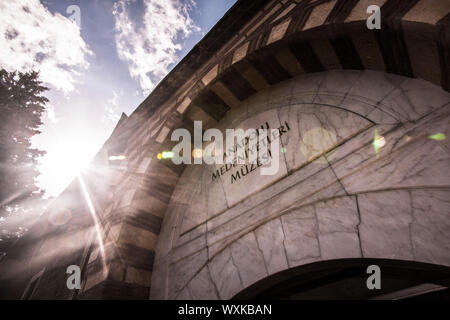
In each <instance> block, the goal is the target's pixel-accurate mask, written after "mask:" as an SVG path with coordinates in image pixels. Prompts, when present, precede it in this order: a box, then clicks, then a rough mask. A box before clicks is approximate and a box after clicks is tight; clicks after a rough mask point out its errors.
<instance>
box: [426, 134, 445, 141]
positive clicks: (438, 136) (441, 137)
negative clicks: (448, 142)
mask: <svg viewBox="0 0 450 320" xmlns="http://www.w3.org/2000/svg"><path fill="white" fill-rule="evenodd" d="M429 138H430V139H433V140H437V141H442V140H445V138H446V136H445V134H443V133H436V134H433V135H432V136H429Z"/></svg>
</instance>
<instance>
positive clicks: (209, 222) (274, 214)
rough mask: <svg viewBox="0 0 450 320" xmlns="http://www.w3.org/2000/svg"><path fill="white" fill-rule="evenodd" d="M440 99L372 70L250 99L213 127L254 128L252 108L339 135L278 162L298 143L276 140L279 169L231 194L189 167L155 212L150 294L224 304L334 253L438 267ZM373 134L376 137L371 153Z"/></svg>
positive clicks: (440, 94) (291, 84)
mask: <svg viewBox="0 0 450 320" xmlns="http://www.w3.org/2000/svg"><path fill="white" fill-rule="evenodd" d="M265 102H267V103H265ZM449 102H450V98H449V94H448V93H446V92H444V91H443V90H442V89H439V88H437V87H436V86H434V85H431V84H429V83H427V82H425V81H422V80H415V79H410V78H405V77H401V76H395V75H388V74H385V73H380V72H373V71H328V72H323V73H314V74H310V75H303V76H299V77H296V78H293V79H290V80H287V81H284V82H281V83H279V84H276V85H273V86H272V87H271V88H269V89H267V90H263V91H261V92H259V93H257V94H255V95H254V96H252V97H250V98H249V99H247V100H246V101H244V102H243V103H242V105H241V107H240V109H239V110H238V109H236V110H232V111H230V113H229V114H228V115H227V116H225V117H224V118H223V120H222V121H221V123H219V126H218V127H219V128H226V127H228V126H231V127H236V126H239V125H240V124H241V123H242V122H245V121H246V120H247V119H249V118H250V119H253V120H252V121H250V123H251V124H252V125H253V126H255V125H256V126H257V123H259V122H261V121H262V119H263V118H258V117H259V115H261V114H265V115H266V116H267V118H268V119H275V118H277V119H278V121H280V120H282V119H287V120H286V121H291V120H289V119H292V118H296V119H297V120H295V121H297V123H295V121H294V122H293V123H292V122H291V125H290V126H291V130H292V131H293V132H294V133H295V134H297V135H298V137H300V138H301V136H302V132H301V130H302V129H301V128H304V127H305V126H308V125H309V123H310V122H311V121H313V120H311V119H312V118H311V119H310V118H308V120H307V121H306V122H305V123H301V121H302V120H301V119H300V118H301V117H298V116H293V113H292V112H300V113H302V114H303V115H305V114H312V115H313V116H314V117H315V118H316V119H320V120H319V122H318V123H319V126H322V127H326V128H328V129H329V130H330V131H333V132H334V134H335V136H336V137H338V138H337V139H336V141H334V144H333V145H330V146H328V147H327V148H326V149H324V150H322V153H320V154H316V155H315V156H314V157H312V158H311V159H306V158H301V153H300V152H299V153H297V155H298V158H295V156H294V157H291V159H289V153H290V152H291V150H295V143H298V140H295V139H294V140H293V141H292V143H293V144H290V141H287V140H283V137H280V139H282V141H281V142H282V145H283V146H284V147H286V148H287V150H288V151H287V152H286V155H285V156H283V157H284V161H285V164H286V168H285V171H284V173H281V174H280V175H279V176H277V177H274V178H271V179H269V181H268V182H267V183H266V182H265V181H263V179H261V178H260V177H258V178H257V179H256V180H253V182H248V181H247V182H244V183H243V184H242V185H241V187H240V188H239V187H238V188H237V191H235V190H232V191H229V190H227V188H230V185H229V184H228V185H227V183H225V182H224V181H222V185H217V183H216V184H214V183H213V182H208V181H207V180H208V179H210V177H211V170H208V169H207V168H205V167H203V166H188V167H187V168H186V169H185V170H184V172H183V174H182V175H181V177H180V179H179V181H178V183H177V186H176V187H175V190H174V192H173V194H172V197H171V200H170V202H169V205H168V210H167V211H166V216H165V219H164V222H163V227H162V230H161V234H160V236H159V240H158V246H157V250H156V261H155V265H154V273H153V278H152V283H153V286H152V290H151V295H150V297H151V298H169V299H173V298H177V299H183V298H192V299H200V298H220V299H228V298H231V297H232V296H234V295H235V294H236V293H237V292H239V291H241V290H243V289H245V288H247V287H249V286H251V285H252V284H253V283H255V282H257V281H259V280H261V279H262V278H265V277H267V276H269V275H271V274H274V273H277V272H280V271H282V270H286V269H290V268H293V267H297V266H299V265H304V264H308V263H311V262H315V261H327V260H334V259H346V258H381V259H402V260H411V261H417V262H426V263H434V264H440V265H447V266H448V265H449V264H450V260H449V257H450V251H449V248H448V245H447V243H449V241H448V240H449V239H448V235H446V232H445V230H446V229H448V227H449V226H448V221H449V219H448V212H450V210H449V204H448V201H447V200H445V199H446V198H448V196H449V188H448V187H449V181H448V178H447V177H445V175H443V174H442V173H443V172H447V171H448V168H447V167H448V163H449V162H448V158H449V152H448V147H447V144H448V142H446V140H444V141H445V142H442V141H441V142H437V141H435V140H433V139H430V138H429V137H430V136H431V135H433V133H434V132H438V131H439V132H442V133H445V134H447V131H448V119H449V118H448V117H449V112H450V111H449V105H450V104H449ZM324 108H325V109H326V111H322V109H324ZM274 110H276V112H275V111H274ZM296 110H300V111H296ZM333 110H335V111H333ZM270 112H272V115H268V113H270ZM339 115H341V116H339ZM283 117H284V118H283ZM333 118H336V119H337V121H335V122H334V125H333ZM255 119H257V120H255ZM299 119H300V120H299ZM336 119H335V120H336ZM258 121H259V122H258ZM268 121H269V120H268ZM270 121H272V120H270ZM346 121H350V124H349V125H346ZM338 123H339V124H341V125H340V126H339V125H338ZM313 126H314V125H313ZM271 127H272V124H271ZM275 127H276V126H275ZM299 128H300V129H299ZM328 129H327V130H328ZM295 130H297V131H295ZM375 132H377V133H376V134H379V135H381V136H383V139H384V141H385V145H384V146H383V147H382V148H381V149H380V151H379V152H376V151H374V146H373V143H372V142H373V139H374V134H375ZM295 134H294V136H295ZM294 153H296V152H294ZM291 156H292V154H291ZM320 160H322V161H320ZM256 181H258V182H256ZM253 185H257V187H256V188H253V189H252V186H253ZM234 187H235V186H234ZM234 187H233V188H234ZM221 192H222V194H223V197H222V198H220V196H218V194H220V193H221ZM211 194H212V195H211ZM211 204H213V207H214V206H216V207H214V208H213V210H210V209H211Z"/></svg>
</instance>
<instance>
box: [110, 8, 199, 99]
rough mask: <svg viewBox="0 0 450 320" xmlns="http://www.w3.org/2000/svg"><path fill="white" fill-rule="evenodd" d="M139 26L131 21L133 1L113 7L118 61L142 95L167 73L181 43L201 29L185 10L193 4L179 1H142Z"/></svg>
mask: <svg viewBox="0 0 450 320" xmlns="http://www.w3.org/2000/svg"><path fill="white" fill-rule="evenodd" d="M143 1H144V9H145V11H144V15H143V22H142V25H141V26H139V27H137V25H136V24H135V23H134V22H132V21H131V19H130V17H129V15H128V13H127V10H126V9H127V6H129V5H130V4H131V3H132V2H133V1H131V0H119V1H118V2H117V3H115V5H114V10H113V14H114V17H115V31H116V34H115V39H116V48H117V52H118V55H119V58H120V59H121V60H124V61H126V62H127V63H128V69H129V72H130V75H131V76H132V77H133V78H134V79H137V80H138V81H139V84H140V86H141V88H142V90H143V91H144V93H145V94H148V93H150V91H151V90H152V89H153V88H154V87H155V85H156V82H157V81H159V80H160V79H162V78H163V77H164V76H165V75H166V74H167V72H168V68H169V65H170V64H172V63H174V62H176V61H177V59H178V57H177V52H178V51H179V50H181V42H182V40H183V39H185V38H186V37H188V36H189V35H190V34H191V33H192V32H194V31H199V30H200V29H199V28H198V27H197V26H196V25H195V24H194V22H193V20H192V19H191V18H190V16H189V12H188V10H189V9H190V8H191V6H193V5H194V6H195V2H194V1H191V2H187V3H184V4H182V3H180V1H179V0H143Z"/></svg>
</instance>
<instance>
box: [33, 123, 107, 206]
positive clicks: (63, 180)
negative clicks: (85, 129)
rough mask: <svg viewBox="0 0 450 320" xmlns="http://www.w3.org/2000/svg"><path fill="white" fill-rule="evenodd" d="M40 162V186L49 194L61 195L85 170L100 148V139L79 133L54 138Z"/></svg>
mask: <svg viewBox="0 0 450 320" xmlns="http://www.w3.org/2000/svg"><path fill="white" fill-rule="evenodd" d="M52 140H53V142H52V143H51V145H50V146H49V147H48V148H47V150H46V151H47V154H46V155H45V156H43V157H42V159H41V161H40V164H39V171H40V172H41V175H40V176H39V177H38V181H37V183H38V186H39V187H41V188H43V189H44V190H45V191H46V194H47V196H54V197H56V196H57V195H59V194H60V193H61V192H62V191H63V190H64V189H65V188H66V187H67V186H68V185H69V184H70V183H71V182H72V181H73V179H75V178H76V177H77V175H78V174H79V173H80V172H82V171H83V169H85V168H86V167H87V165H88V164H89V162H90V161H91V160H92V159H93V157H94V156H95V154H96V152H97V151H98V150H99V149H100V146H99V144H98V141H96V140H95V139H92V137H90V136H89V135H87V134H83V133H81V132H80V133H78V134H76V135H75V134H73V135H65V136H64V137H61V136H60V137H58V138H54V139H52Z"/></svg>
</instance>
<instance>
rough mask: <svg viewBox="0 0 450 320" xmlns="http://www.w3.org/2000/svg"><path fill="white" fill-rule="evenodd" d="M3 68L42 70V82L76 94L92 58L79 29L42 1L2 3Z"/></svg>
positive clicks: (0, 39)
mask: <svg viewBox="0 0 450 320" xmlns="http://www.w3.org/2000/svg"><path fill="white" fill-rule="evenodd" d="M0 12H1V19H0V48H1V50H0V66H1V67H3V68H5V69H6V70H8V71H13V70H19V71H29V70H31V69H33V70H39V71H40V73H41V80H42V81H43V82H44V83H45V84H48V85H51V86H53V87H54V88H56V89H61V90H63V91H64V92H70V91H72V90H74V84H75V83H76V82H77V77H78V76H79V75H80V70H81V69H87V68H88V67H89V63H88V62H87V56H89V55H91V54H93V53H92V52H91V51H90V50H89V47H88V45H87V44H86V43H85V42H84V40H83V38H82V37H81V35H80V29H79V27H78V26H77V25H76V24H75V23H74V22H72V21H70V20H69V19H68V18H67V17H64V16H63V15H61V14H58V13H56V14H52V13H51V12H50V11H49V10H47V9H46V8H45V7H44V6H43V5H42V4H41V3H40V2H39V0H15V1H0Z"/></svg>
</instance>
